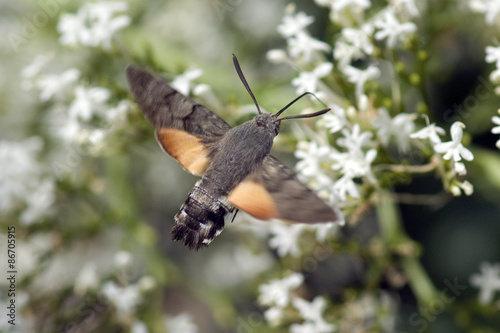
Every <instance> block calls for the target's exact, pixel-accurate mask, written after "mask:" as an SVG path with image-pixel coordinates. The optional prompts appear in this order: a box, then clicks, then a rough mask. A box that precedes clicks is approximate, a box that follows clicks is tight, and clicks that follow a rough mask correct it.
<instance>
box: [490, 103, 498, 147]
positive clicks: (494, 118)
mask: <svg viewBox="0 0 500 333" xmlns="http://www.w3.org/2000/svg"><path fill="white" fill-rule="evenodd" d="M498 112H499V113H500V110H499V111H498ZM491 121H492V122H493V123H494V124H495V125H497V126H495V127H493V128H492V129H491V133H493V134H500V117H498V116H493V117H492V118H491ZM496 146H497V148H498V149H500V139H499V140H498V141H497V143H496Z"/></svg>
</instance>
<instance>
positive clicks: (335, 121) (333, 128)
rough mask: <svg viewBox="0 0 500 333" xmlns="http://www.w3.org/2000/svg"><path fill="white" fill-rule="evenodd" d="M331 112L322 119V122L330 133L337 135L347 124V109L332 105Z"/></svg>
mask: <svg viewBox="0 0 500 333" xmlns="http://www.w3.org/2000/svg"><path fill="white" fill-rule="evenodd" d="M330 108H331V110H330V112H327V113H325V114H324V115H323V117H322V118H321V122H322V123H323V125H324V126H325V128H327V129H328V132H330V133H337V132H338V131H340V130H341V129H343V128H344V127H345V126H346V124H347V119H346V118H345V109H344V108H343V107H340V106H338V105H337V104H333V105H330Z"/></svg>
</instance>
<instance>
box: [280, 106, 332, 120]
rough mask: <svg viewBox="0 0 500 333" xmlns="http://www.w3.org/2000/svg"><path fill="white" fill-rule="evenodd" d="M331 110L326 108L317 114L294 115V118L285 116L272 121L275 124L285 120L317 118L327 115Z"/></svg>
mask: <svg viewBox="0 0 500 333" xmlns="http://www.w3.org/2000/svg"><path fill="white" fill-rule="evenodd" d="M330 110H331V109H330V108H328V109H324V110H321V111H318V112H314V113H308V114H299V115H296V116H287V117H282V118H278V119H276V120H274V122H277V121H282V120H285V119H299V118H312V117H317V116H321V115H322V114H325V113H327V112H328V111H330Z"/></svg>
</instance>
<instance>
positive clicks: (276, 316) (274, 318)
mask: <svg viewBox="0 0 500 333" xmlns="http://www.w3.org/2000/svg"><path fill="white" fill-rule="evenodd" d="M264 318H266V320H267V322H268V323H269V324H270V325H271V326H277V325H279V324H280V323H281V320H282V319H283V309H282V308H280V307H277V306H272V307H270V308H269V309H267V310H266V311H264Z"/></svg>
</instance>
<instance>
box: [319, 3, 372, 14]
mask: <svg viewBox="0 0 500 333" xmlns="http://www.w3.org/2000/svg"><path fill="white" fill-rule="evenodd" d="M315 2H316V3H317V4H318V5H320V6H324V7H330V9H331V11H332V12H340V11H343V10H344V9H347V8H351V9H367V8H370V6H371V4H370V1H369V0H315Z"/></svg>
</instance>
